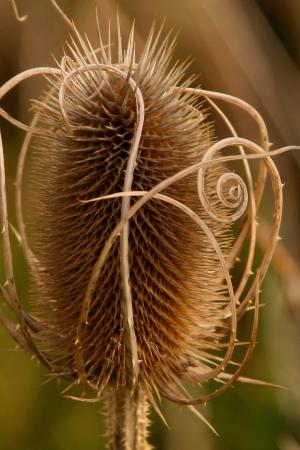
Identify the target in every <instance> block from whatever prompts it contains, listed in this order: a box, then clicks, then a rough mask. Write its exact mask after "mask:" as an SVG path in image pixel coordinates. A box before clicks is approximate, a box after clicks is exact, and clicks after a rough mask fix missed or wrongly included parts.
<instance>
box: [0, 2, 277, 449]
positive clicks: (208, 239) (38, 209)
mask: <svg viewBox="0 0 300 450" xmlns="http://www.w3.org/2000/svg"><path fill="white" fill-rule="evenodd" d="M51 2H52V3H53V5H54V6H55V7H56V9H58V11H59V12H60V13H61V15H62V16H63V17H64V19H65V21H66V22H67V24H68V25H69V26H70V28H71V30H72V35H73V37H71V40H70V43H68V44H67V46H68V52H67V53H66V54H65V55H64V56H63V58H62V60H61V62H60V63H58V66H57V67H54V68H38V69H32V70H31V71H26V72H23V73H22V74H20V75H18V76H16V77H15V78H13V79H12V80H10V81H9V82H7V83H6V84H5V85H3V86H2V87H1V88H0V99H1V98H2V97H3V95H5V94H6V93H7V92H8V91H9V90H10V89H12V88H13V87H14V86H15V85H16V84H18V83H19V82H20V81H22V80H23V79H25V78H28V77H30V76H32V75H36V74H44V75H47V77H48V81H49V86H48V88H47V90H46V92H45V93H44V94H43V95H42V96H41V98H40V99H38V100H34V101H33V102H32V104H33V110H34V118H33V121H32V123H31V125H30V126H29V127H28V126H26V125H24V124H22V123H21V122H19V121H17V120H16V119H14V118H12V117H10V116H9V115H8V114H7V113H6V112H4V111H2V112H1V114H2V115H4V116H5V117H6V118H7V119H8V120H10V121H11V122H13V123H14V124H15V125H17V126H19V127H20V128H23V129H25V130H26V137H25V140H24V144H23V146H22V150H21V154H20V161H19V166H18V173H17V182H16V186H17V218H18V229H19V234H20V242H21V244H22V247H23V249H24V252H25V255H26V257H27V261H28V264H29V267H30V271H31V277H32V287H31V292H32V295H31V297H32V298H31V302H32V308H33V310H34V314H29V313H26V312H24V311H23V310H22V308H21V305H20V302H19V300H18V296H17V292H16V289H15V286H14V283H13V269H12V262H11V261H12V260H11V252H10V239H9V232H8V219H7V207H6V198H5V177H4V162H3V156H2V154H1V213H2V214H1V216H2V223H3V242H4V245H3V250H4V266H5V270H6V275H7V279H8V283H7V285H6V286H1V294H2V297H3V299H4V300H5V301H6V303H7V304H8V305H9V306H10V307H11V308H12V309H13V311H14V312H15V313H16V316H17V320H18V322H19V325H18V328H17V329H16V328H15V327H14V325H13V324H12V322H11V321H10V320H9V319H8V318H6V317H5V316H4V315H3V314H2V312H1V315H0V319H1V321H2V323H3V324H4V326H5V327H6V328H7V329H8V331H9V332H10V333H11V334H12V335H13V337H14V338H15V340H16V341H17V342H18V343H19V344H20V345H21V346H22V347H23V348H24V349H25V350H27V351H30V352H33V353H34V354H35V356H36V357H37V359H38V360H39V361H41V362H42V363H43V364H44V365H45V366H46V367H47V368H48V369H50V370H51V371H52V373H53V375H54V376H58V377H62V378H66V379H69V380H72V383H73V384H74V385H75V384H78V385H80V386H81V387H82V389H83V390H86V389H88V390H89V391H90V392H94V394H93V397H91V398H90V401H92V400H95V401H98V400H100V399H102V398H103V397H104V398H106V401H107V411H108V412H107V416H108V419H107V421H108V441H109V448H112V449H115V448H116V449H119V448H120V449H123V448H124V449H129V448H130V449H146V448H150V445H149V444H148V443H147V425H148V419H147V415H148V406H147V402H148V401H150V402H151V403H152V405H153V406H154V407H155V408H156V410H157V411H158V412H159V408H158V406H157V398H158V397H159V395H163V396H164V397H166V398H168V399H170V400H173V401H175V402H178V403H181V404H186V405H192V406H193V405H196V404H200V403H205V402H207V401H208V400H210V399H212V398H214V397H216V396H217V395H219V394H221V393H222V392H223V391H225V389H227V388H228V387H229V386H230V385H231V384H232V383H233V382H234V381H235V380H237V379H238V378H239V377H240V374H241V371H242V369H243V367H244V365H245V364H246V362H247V360H248V359H249V357H250V354H251V352H252V350H253V347H254V343H255V336H256V328H257V319H258V291H259V287H260V284H261V282H262V280H263V277H264V275H265V272H266V269H267V267H268V265H269V263H270V259H271V255H272V252H273V250H274V245H275V242H276V240H277V238H278V229H279V224H280V218H281V207H282V199H281V182H280V178H279V175H278V172H277V170H276V167H275V166H274V163H273V162H272V160H271V158H270V156H268V157H266V152H267V151H269V140H268V134H267V130H266V128H265V124H264V122H263V120H262V118H261V117H260V115H259V114H258V113H257V111H255V110H254V109H253V108H252V107H251V106H250V105H248V104H246V103H245V102H243V101H242V100H239V99H237V98H235V97H231V96H229V95H225V94H219V93H214V92H209V91H204V90H202V89H200V88H192V87H190V86H191V83H192V82H193V81H194V78H189V79H186V78H185V71H186V68H187V63H182V64H179V63H177V64H175V65H174V64H172V62H171V61H172V57H173V50H174V46H175V38H173V37H172V35H171V34H170V33H169V34H167V35H164V31H163V27H161V28H160V29H159V30H157V31H156V30H155V27H152V29H151V31H150V34H149V37H148V40H147V42H146V44H145V47H144V50H143V51H142V53H141V54H140V55H139V56H137V55H136V51H135V44H134V28H132V30H131V33H130V36H129V38H128V42H127V43H126V45H125V46H124V44H123V42H122V38H121V31H120V26H119V23H117V38H116V43H114V45H113V42H112V40H111V37H110V35H109V37H108V42H107V43H106V44H104V43H103V38H102V36H101V31H100V25H99V23H98V34H99V48H97V49H94V48H93V46H92V45H91V44H90V42H89V40H88V38H82V37H81V35H80V34H79V32H78V31H77V29H76V28H75V26H74V25H73V23H71V22H70V21H69V19H68V18H67V17H66V16H65V15H64V14H63V12H62V11H61V10H60V8H59V7H58V5H57V4H56V2H55V1H53V0H51ZM115 49H117V50H115ZM203 99H205V100H206V102H207V103H208V104H209V106H210V107H211V109H212V110H214V111H215V113H216V114H218V115H219V117H220V118H221V119H222V120H223V121H224V123H225V125H226V127H227V128H228V130H229V133H230V137H227V138H224V139H222V140H218V139H217V138H216V136H215V134H214V131H213V127H212V125H211V123H210V122H209V120H208V117H207V108H206V109H205V108H204V105H203V103H202V102H203ZM214 99H217V100H218V99H219V100H223V101H225V102H229V103H232V104H234V105H235V106H236V107H238V108H240V109H243V110H245V111H246V112H248V114H249V115H250V116H251V117H253V118H254V119H255V121H256V123H257V125H258V129H259V143H254V142H251V141H249V140H247V139H244V138H241V137H239V136H238V134H237V132H236V131H235V129H234V127H233V125H232V124H231V122H230V121H229V119H228V118H227V116H225V114H224V113H223V112H222V110H221V109H220V107H219V106H217V105H216V104H215V103H214ZM32 138H34V145H32V147H33V157H32V159H33V161H32V165H31V171H30V177H29V180H30V182H29V191H28V192H29V195H28V197H29V200H28V202H29V203H30V207H31V216H30V219H29V220H27V234H26V230H25V223H24V219H23V213H22V176H23V171H24V162H25V158H26V155H27V152H28V149H29V147H30V146H31V139H32ZM232 147H235V148H237V150H238V151H237V152H236V153H234V154H230V155H228V153H226V154H224V155H222V150H223V149H226V148H232ZM285 150H286V149H279V150H275V151H273V152H269V153H268V155H272V154H274V153H275V154H276V152H277V153H281V152H282V151H285ZM251 159H261V160H262V162H261V163H260V170H259V172H258V175H257V180H254V179H253V176H252V174H251V170H250V167H249V163H248V160H251ZM233 160H243V170H244V175H245V179H246V181H243V180H242V178H241V177H240V176H238V175H237V174H236V173H234V172H230V171H228V164H229V163H230V162H231V161H233ZM266 173H269V175H270V177H271V181H272V187H273V191H274V208H275V215H274V220H273V224H272V227H271V231H270V243H269V245H268V247H267V248H266V251H265V254H264V256H263V257H262V259H261V262H260V265H259V267H258V268H256V273H255V276H254V277H253V280H252V281H251V279H250V275H251V270H252V268H253V260H254V253H255V245H256V225H257V224H256V215H257V209H258V206H259V203H260V200H261V197H262V193H263V188H264V183H265V177H266ZM232 211H233V212H232ZM235 222H238V223H239V222H240V225H239V226H238V227H236V228H237V229H239V232H238V235H237V236H236V235H235V234H234V232H233V224H234V223H235ZM246 240H248V242H249V245H248V255H247V257H246V258H245V259H244V272H242V275H241V276H240V279H239V280H238V283H237V285H236V286H234V285H233V284H232V281H231V275H230V271H231V269H232V268H233V266H234V265H235V263H236V259H237V257H238V256H239V254H240V253H241V252H242V251H243V249H244V243H245V241H246ZM253 301H254V306H252V307H251V302H253ZM249 307H250V308H252V309H253V310H254V320H253V328H252V331H251V336H250V339H249V345H248V348H247V350H246V352H245V356H244V357H243V359H242V361H241V362H240V366H239V367H238V369H237V370H236V372H235V373H232V372H230V370H229V369H228V367H230V362H231V359H232V355H233V353H234V350H235V346H236V344H237V323H238V318H239V317H240V316H241V315H242V314H243V313H244V312H245V311H246V310H247V309H248V308H249ZM240 379H241V380H243V379H242V378H240ZM210 380H216V381H219V382H221V383H224V384H222V385H221V387H220V388H218V389H217V390H216V391H213V392H212V393H211V394H207V395H204V396H202V397H200V398H197V399H193V398H191V397H190V396H189V395H188V394H187V393H186V391H185V388H184V387H183V383H184V384H185V386H186V383H192V384H197V383H201V384H204V383H206V382H208V381H210ZM199 414H200V413H199Z"/></svg>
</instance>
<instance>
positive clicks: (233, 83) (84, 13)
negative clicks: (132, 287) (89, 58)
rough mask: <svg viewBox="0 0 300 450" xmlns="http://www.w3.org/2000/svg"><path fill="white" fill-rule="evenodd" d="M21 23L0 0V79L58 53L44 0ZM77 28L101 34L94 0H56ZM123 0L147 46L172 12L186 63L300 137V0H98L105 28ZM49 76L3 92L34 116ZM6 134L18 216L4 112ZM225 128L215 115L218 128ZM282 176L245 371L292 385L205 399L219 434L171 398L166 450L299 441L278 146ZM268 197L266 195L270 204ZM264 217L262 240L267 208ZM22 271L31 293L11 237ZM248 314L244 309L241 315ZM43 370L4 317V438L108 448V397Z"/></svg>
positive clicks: (56, 25)
mask: <svg viewBox="0 0 300 450" xmlns="http://www.w3.org/2000/svg"><path fill="white" fill-rule="evenodd" d="M17 3H18V8H19V11H20V13H21V14H28V20H27V21H26V22H25V23H22V24H21V23H18V22H17V21H16V19H15V17H14V14H13V8H12V5H11V3H10V1H9V0H0V85H1V84H3V83H4V82H5V81H6V80H8V79H9V78H10V77H12V76H14V75H15V74H17V73H18V72H20V71H22V70H25V69H27V68H31V67H36V66H44V65H51V64H53V56H55V57H57V58H58V59H59V58H60V56H61V54H62V48H63V44H64V41H65V40H66V39H67V38H68V34H69V32H68V30H67V28H66V26H65V24H64V22H63V21H62V20H61V18H60V17H59V16H58V15H57V14H56V13H55V11H54V9H53V8H52V7H51V5H50V2H49V1H47V0H40V1H37V0H19V1H18V2H17ZM60 5H61V6H62V7H63V8H64V10H65V12H66V13H67V14H68V15H69V17H71V18H73V19H74V20H75V22H76V24H77V25H78V28H79V30H80V31H81V32H86V33H87V34H88V36H89V37H90V39H91V41H92V42H95V43H96V25H95V1H94V0H84V1H82V0H68V1H67V0H61V1H60ZM117 8H118V9H119V14H120V18H121V24H122V30H123V32H124V36H127V35H128V30H129V28H130V26H131V23H132V20H133V18H135V19H136V42H137V48H138V49H141V48H142V45H143V42H144V41H145V38H146V37H147V33H148V31H149V28H150V26H151V24H152V22H153V21H154V20H156V21H157V22H158V23H161V21H162V20H163V19H164V18H165V17H166V18H167V21H166V29H169V28H173V29H174V31H175V32H177V31H179V37H178V45H177V48H176V55H175V59H177V58H179V59H181V60H182V59H184V58H186V57H188V56H191V57H192V58H193V63H192V65H191V68H190V69H189V72H193V73H197V74H199V78H198V82H199V83H200V84H201V85H202V87H204V88H205V89H211V90H217V91H220V92H226V93H229V94H233V95H236V96H238V97H241V98H242V99H244V100H246V101H248V102H249V103H251V104H252V105H253V106H255V107H256V108H257V109H258V110H259V111H260V112H261V113H262V115H263V117H264V118H265V120H266V123H267V126H268V128H269V131H270V139H271V142H274V144H275V146H276V147H279V146H282V145H287V144H298V145H300V112H299V111H300V109H299V106H300V72H299V70H300V2H299V0H256V1H255V0H247V1H242V0H184V1H179V0H143V1H141V0H119V1H118V3H117V2H116V1H115V0H101V3H100V12H101V24H102V27H103V32H104V34H105V33H106V31H107V23H108V19H109V18H111V19H112V20H113V21H114V20H115V17H116V11H117ZM43 86H44V83H43V81H42V80H39V79H37V78H35V79H33V80H31V81H28V82H26V83H24V84H22V86H20V87H18V88H16V89H15V90H14V92H13V93H12V94H9V95H8V96H7V97H6V98H5V99H4V100H3V102H2V104H1V106H2V107H4V108H5V109H6V110H7V111H9V112H10V113H11V114H12V115H14V116H15V117H18V118H21V119H22V120H24V121H26V122H28V121H29V118H30V114H29V113H28V107H29V105H30V104H29V101H28V100H29V99H30V98H36V97H38V96H39V94H40V92H41V89H42V88H43ZM228 114H230V117H231V118H232V120H233V121H234V123H235V124H236V125H237V128H238V129H239V132H240V134H241V135H243V136H245V137H249V138H253V137H254V131H255V130H254V127H253V124H252V123H251V122H250V121H249V120H248V119H247V117H244V116H243V114H242V115H241V114H240V113H239V114H237V113H236V110H233V109H232V110H228ZM0 126H1V132H2V135H3V140H4V148H5V157H6V171H7V189H8V196H9V202H10V211H9V212H10V221H11V222H12V223H13V224H15V217H14V210H13V206H12V205H13V200H14V185H13V183H14V177H15V171H16V161H17V156H18V152H19V146H20V143H21V140H22V133H21V132H19V131H18V130H16V129H15V128H14V127H13V126H11V125H9V124H7V123H6V122H4V121H3V120H2V119H1V120H0ZM222 132H223V130H222V129H221V128H220V130H219V129H218V127H217V133H220V134H222ZM276 164H277V166H278V168H279V171H280V173H281V176H282V180H283V182H284V183H285V188H284V202H285V205H284V214H283V224H282V232H281V236H282V237H283V240H282V241H281V244H280V246H279V248H278V251H277V253H276V255H275V258H274V262H273V264H272V267H271V270H270V271H269V274H268V276H267V278H266V280H265V282H264V284H263V293H262V302H263V303H266V306H265V307H264V308H262V311H261V320H260V330H259V336H258V345H257V346H256V349H255V353H254V357H253V358H252V361H251V363H250V365H249V367H248V369H247V374H246V375H247V376H252V377H254V378H258V379H262V380H268V381H271V382H273V383H278V384H280V385H283V386H284V387H286V388H287V389H288V390H287V391H279V390H275V389H270V388H267V387H259V386H249V385H245V384H236V385H235V387H234V388H232V389H229V391H227V393H226V394H224V395H223V396H222V397H221V398H218V399H216V400H214V401H213V402H211V403H210V404H209V405H207V406H206V407H205V408H202V409H201V412H203V413H204V414H205V416H206V417H207V418H208V419H209V420H210V421H211V423H212V424H213V425H214V427H215V428H216V429H217V431H218V433H219V434H220V437H216V436H214V435H213V433H212V432H211V431H210V430H209V429H208V428H207V427H206V426H205V425H203V424H202V423H201V422H200V421H199V420H198V419H197V418H196V417H194V416H193V415H192V414H191V413H190V411H189V410H187V409H185V408H182V407H179V406H177V405H172V404H169V403H166V404H164V406H163V410H164V414H165V415H166V418H167V420H168V423H169V427H170V429H167V428H166V427H165V426H164V425H163V423H162V422H161V420H160V419H159V418H157V417H156V416H155V415H153V427H152V442H153V444H154V445H155V446H156V448H158V449H160V450H253V449H255V450H275V449H276V450H277V449H278V450H297V449H298V450H299V449H300V351H299V349H300V263H299V261H300V239H299V237H300V201H299V198H300V152H299V151H298V152H296V151H295V152H294V153H290V154H285V155H283V156H280V157H278V158H276ZM269 202H271V198H269V197H268V195H267V197H266V199H265V200H264V206H265V211H268V209H269V208H268V206H269ZM264 220H265V222H264V221H262V223H261V227H259V244H260V246H261V250H263V248H264V246H265V242H266V239H267V237H268V226H267V225H265V223H267V221H268V218H267V217H265V219H264ZM14 251H15V255H16V258H15V263H14V264H15V273H16V279H17V286H18V290H19V293H20V295H21V297H22V299H23V300H24V304H25V305H26V301H27V295H28V274H27V272H26V266H25V264H24V260H23V257H22V254H21V251H20V249H19V247H18V245H17V244H16V243H14ZM245 322H247V319H246V320H245ZM46 380H47V377H46V373H45V371H44V370H43V369H42V368H40V367H38V366H37V364H36V362H35V361H31V360H30V355H27V354H24V353H22V352H19V351H16V350H15V344H14V342H13V340H12V339H11V338H10V337H9V336H8V335H7V334H6V332H5V331H4V330H3V329H2V328H0V449H1V450H65V449H72V450H100V449H103V448H104V439H103V433H104V428H103V421H102V418H101V405H91V404H84V403H78V402H74V401H71V400H68V399H64V398H63V397H62V395H61V394H60V391H61V390H62V389H63V385H61V386H59V385H57V382H53V381H52V382H50V383H47V384H45V381H46Z"/></svg>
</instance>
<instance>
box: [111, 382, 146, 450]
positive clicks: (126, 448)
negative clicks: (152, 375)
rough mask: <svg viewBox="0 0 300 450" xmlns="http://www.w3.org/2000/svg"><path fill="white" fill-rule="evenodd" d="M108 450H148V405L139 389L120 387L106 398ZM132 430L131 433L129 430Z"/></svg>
mask: <svg viewBox="0 0 300 450" xmlns="http://www.w3.org/2000/svg"><path fill="white" fill-rule="evenodd" d="M106 415H107V417H106V421H107V438H108V449H109V450H150V449H151V446H150V445H149V443H148V442H147V436H148V427H149V417H148V415H149V405H148V401H147V398H146V396H145V394H144V393H143V392H142V391H141V390H140V389H135V390H134V391H131V390H130V389H128V387H127V386H122V387H120V388H118V389H117V390H116V391H111V392H109V393H108V394H107V396H106ZM132 429H133V431H134V432H133V433H131V432H130V430H132Z"/></svg>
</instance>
